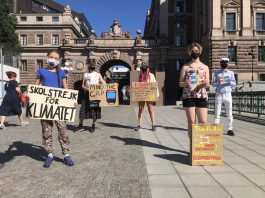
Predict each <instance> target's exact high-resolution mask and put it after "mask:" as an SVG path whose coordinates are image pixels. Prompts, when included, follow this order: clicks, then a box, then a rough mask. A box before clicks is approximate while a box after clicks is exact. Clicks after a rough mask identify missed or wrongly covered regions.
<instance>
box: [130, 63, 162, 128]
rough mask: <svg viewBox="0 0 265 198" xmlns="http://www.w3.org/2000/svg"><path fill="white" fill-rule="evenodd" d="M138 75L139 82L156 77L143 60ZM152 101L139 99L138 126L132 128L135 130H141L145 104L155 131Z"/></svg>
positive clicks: (149, 80) (153, 79) (152, 80)
mask: <svg viewBox="0 0 265 198" xmlns="http://www.w3.org/2000/svg"><path fill="white" fill-rule="evenodd" d="M140 69H141V71H140V75H139V82H156V78H155V76H154V74H152V73H151V72H150V70H149V68H148V65H147V64H146V63H145V62H142V64H141V67H140ZM157 97H159V92H158V90H157ZM153 103H154V102H151V101H139V102H138V106H139V111H138V126H137V127H136V128H135V129H134V130H135V131H141V130H142V115H143V112H144V107H145V105H146V106H147V108H148V112H149V115H150V119H151V124H152V131H157V128H156V126H155V111H154V108H153V105H152V104H153Z"/></svg>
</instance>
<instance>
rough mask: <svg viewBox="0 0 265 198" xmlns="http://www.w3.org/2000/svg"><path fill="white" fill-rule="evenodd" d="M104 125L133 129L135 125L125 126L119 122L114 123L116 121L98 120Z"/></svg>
mask: <svg viewBox="0 0 265 198" xmlns="http://www.w3.org/2000/svg"><path fill="white" fill-rule="evenodd" d="M98 123H100V124H102V125H104V126H108V127H115V128H123V129H134V128H135V127H132V126H126V125H121V124H116V123H108V122H98Z"/></svg>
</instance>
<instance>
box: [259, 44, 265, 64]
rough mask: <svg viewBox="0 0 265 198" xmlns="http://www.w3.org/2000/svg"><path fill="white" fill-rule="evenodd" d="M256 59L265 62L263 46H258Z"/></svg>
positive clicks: (264, 48)
mask: <svg viewBox="0 0 265 198" xmlns="http://www.w3.org/2000/svg"><path fill="white" fill-rule="evenodd" d="M258 61H259V62H265V47H263V46H259V53H258Z"/></svg>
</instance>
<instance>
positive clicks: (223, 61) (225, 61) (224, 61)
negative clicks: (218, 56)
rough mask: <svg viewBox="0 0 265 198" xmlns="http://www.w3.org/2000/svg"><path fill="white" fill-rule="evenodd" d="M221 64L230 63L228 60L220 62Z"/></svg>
mask: <svg viewBox="0 0 265 198" xmlns="http://www.w3.org/2000/svg"><path fill="white" fill-rule="evenodd" d="M220 63H228V61H227V60H222V61H220Z"/></svg>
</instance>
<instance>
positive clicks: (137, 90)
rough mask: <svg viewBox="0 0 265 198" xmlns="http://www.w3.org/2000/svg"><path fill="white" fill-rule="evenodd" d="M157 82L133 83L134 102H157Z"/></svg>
mask: <svg viewBox="0 0 265 198" xmlns="http://www.w3.org/2000/svg"><path fill="white" fill-rule="evenodd" d="M157 87H158V84H157V82H132V88H131V90H132V94H131V95H132V101H157Z"/></svg>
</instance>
